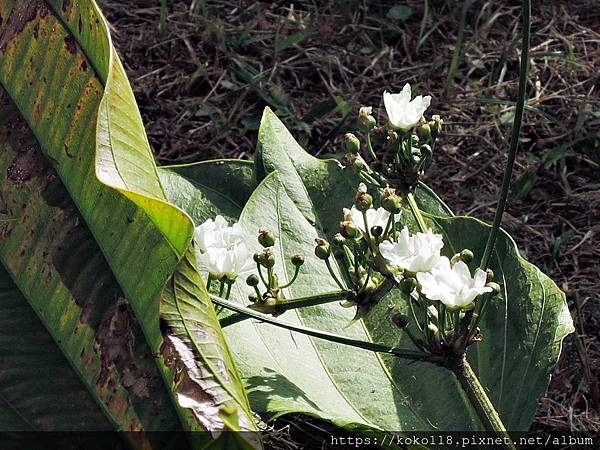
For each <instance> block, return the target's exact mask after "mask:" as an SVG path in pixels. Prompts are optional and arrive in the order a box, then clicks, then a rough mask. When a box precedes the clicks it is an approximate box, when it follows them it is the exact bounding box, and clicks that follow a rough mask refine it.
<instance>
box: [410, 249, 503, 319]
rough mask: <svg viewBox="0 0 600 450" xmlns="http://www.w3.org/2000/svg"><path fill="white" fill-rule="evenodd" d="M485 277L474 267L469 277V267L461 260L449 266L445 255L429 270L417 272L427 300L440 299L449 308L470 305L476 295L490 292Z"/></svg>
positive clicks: (490, 289)
mask: <svg viewBox="0 0 600 450" xmlns="http://www.w3.org/2000/svg"><path fill="white" fill-rule="evenodd" d="M486 278H487V275H486V273H485V272H484V271H483V270H481V269H476V270H475V275H474V276H473V277H471V272H470V271H469V267H468V266H467V265H466V264H465V263H464V262H463V261H458V262H457V263H456V264H454V266H451V265H450V260H449V259H448V258H446V257H445V256H442V257H441V258H440V260H439V261H438V263H437V264H436V265H435V267H433V269H431V272H422V273H418V274H417V281H418V282H419V283H420V284H421V286H422V289H421V292H422V293H423V294H424V295H425V296H426V297H427V298H428V299H429V300H440V301H441V302H442V303H443V304H444V305H446V306H447V307H448V308H451V309H456V308H464V307H467V306H470V305H471V304H472V303H473V301H474V300H475V298H477V296H479V295H481V294H484V293H486V292H492V288H490V287H486V286H485V283H486Z"/></svg>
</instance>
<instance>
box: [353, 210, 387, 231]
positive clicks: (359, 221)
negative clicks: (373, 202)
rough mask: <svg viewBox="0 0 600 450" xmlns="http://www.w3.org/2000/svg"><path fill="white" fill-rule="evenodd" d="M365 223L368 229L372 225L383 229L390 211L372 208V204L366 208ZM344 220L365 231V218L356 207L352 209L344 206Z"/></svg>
mask: <svg viewBox="0 0 600 450" xmlns="http://www.w3.org/2000/svg"><path fill="white" fill-rule="evenodd" d="M366 214H367V223H368V224H369V230H370V229H371V228H373V227H376V226H379V227H381V228H383V229H384V230H385V227H386V226H387V223H388V220H389V218H390V213H389V212H387V211H386V210H385V209H383V208H377V209H375V208H373V207H372V206H371V207H370V208H369V209H367V213H366ZM344 221H348V222H353V223H354V225H356V227H357V228H358V229H359V230H360V231H362V232H363V234H364V233H365V220H364V218H363V213H362V212H360V211H359V210H358V209H356V207H354V206H353V207H352V209H348V208H344Z"/></svg>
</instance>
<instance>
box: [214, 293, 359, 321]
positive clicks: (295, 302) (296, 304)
mask: <svg viewBox="0 0 600 450" xmlns="http://www.w3.org/2000/svg"><path fill="white" fill-rule="evenodd" d="M351 294H352V291H334V292H325V293H324V294H319V295H311V296H306V297H298V298H292V299H289V300H282V301H281V302H278V303H277V304H276V305H275V314H282V313H284V312H286V311H288V310H290V309H298V308H304V307H306V306H315V305H323V304H325V303H332V302H338V301H342V300H347V299H348V297H349V296H350V295H351ZM226 300H227V299H226ZM215 303H217V302H216V301H215ZM217 304H218V303H217ZM246 319H250V317H249V316H247V315H245V314H239V313H236V314H232V315H230V316H228V317H225V318H223V319H221V320H220V323H221V327H223V328H225V327H226V326H229V325H233V324H234V323H238V322H241V321H242V320H246Z"/></svg>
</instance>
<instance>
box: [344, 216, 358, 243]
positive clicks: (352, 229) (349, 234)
mask: <svg viewBox="0 0 600 450" xmlns="http://www.w3.org/2000/svg"><path fill="white" fill-rule="evenodd" d="M340 233H341V235H342V237H345V238H349V239H352V238H355V237H356V236H358V234H359V233H360V231H359V229H358V227H357V226H356V225H355V224H354V222H352V221H351V220H344V221H342V222H340Z"/></svg>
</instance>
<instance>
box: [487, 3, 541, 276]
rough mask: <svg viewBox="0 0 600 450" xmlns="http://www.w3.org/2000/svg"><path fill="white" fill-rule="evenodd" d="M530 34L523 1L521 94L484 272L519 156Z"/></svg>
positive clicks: (528, 7)
mask: <svg viewBox="0 0 600 450" xmlns="http://www.w3.org/2000/svg"><path fill="white" fill-rule="evenodd" d="M530 34H531V0H523V41H522V44H521V70H520V75H519V92H518V94H517V106H516V109H515V119H514V122H513V127H512V136H511V138H510V147H509V151H508V161H507V163H506V169H505V171H504V177H503V179H502V188H501V190H500V198H499V199H498V207H497V208H496V214H495V215H494V222H493V224H492V229H491V231H490V235H489V237H488V240H487V243H486V244H485V250H484V252H483V257H482V258H481V264H480V265H479V267H480V268H481V269H483V270H485V269H486V268H487V266H488V263H489V262H490V256H491V254H492V250H493V249H494V245H495V244H496V238H497V237H498V231H499V230H500V224H501V223H502V216H503V214H504V209H505V208H506V200H507V198H508V191H509V190H510V181H511V178H512V172H513V167H514V165H515V159H516V156H517V148H518V147H519V134H520V133H521V124H522V123H523V111H524V109H525V95H526V93H527V76H528V74H529V40H530Z"/></svg>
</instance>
